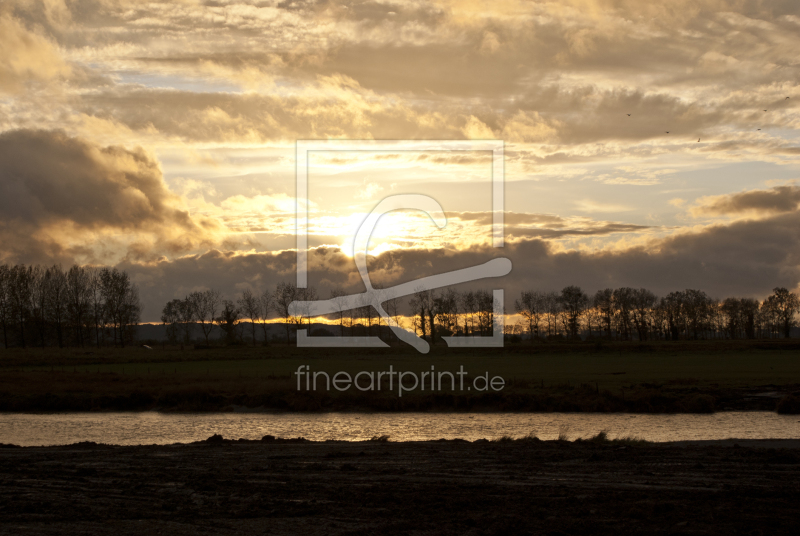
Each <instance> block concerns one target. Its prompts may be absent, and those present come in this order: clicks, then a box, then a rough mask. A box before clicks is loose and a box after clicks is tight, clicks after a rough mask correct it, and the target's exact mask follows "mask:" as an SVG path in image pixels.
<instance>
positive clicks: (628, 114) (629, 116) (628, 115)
mask: <svg viewBox="0 0 800 536" xmlns="http://www.w3.org/2000/svg"><path fill="white" fill-rule="evenodd" d="M786 98H787V99H788V98H789V97H786ZM630 116H631V114H628V117H630Z"/></svg>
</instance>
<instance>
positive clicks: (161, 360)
mask: <svg viewBox="0 0 800 536" xmlns="http://www.w3.org/2000/svg"><path fill="white" fill-rule="evenodd" d="M798 348H800V345H799V344H798V343H795V342H794V341H791V340H789V341H785V340H784V341H780V340H779V341H754V342H749V341H697V342H681V343H673V344H670V343H663V342H660V343H651V344H638V343H603V344H601V345H597V344H561V345H559V344H551V345H536V346H531V345H524V344H523V345H509V346H507V347H506V348H504V349H476V350H449V349H447V348H434V349H433V350H432V352H431V353H430V354H427V355H421V354H417V353H414V352H413V351H410V350H408V349H406V348H390V349H380V350H372V349H298V348H295V347H292V346H272V347H266V348H263V347H259V348H248V347H232V348H226V347H219V348H216V347H212V348H206V349H189V348H187V349H180V348H172V347H156V348H153V349H152V350H147V349H144V348H141V347H135V348H124V349H112V348H107V349H100V350H97V349H62V350H58V349H36V348H34V349H25V350H22V349H14V350H6V351H3V352H0V408H2V409H5V410H12V411H14V410H32V409H52V408H53V407H55V408H59V407H60V406H59V404H63V406H64V408H67V409H76V408H77V409H81V408H83V409H113V408H115V407H121V408H123V409H134V408H138V409H142V408H149V407H156V408H164V407H173V408H177V409H181V408H183V409H186V410H196V409H198V408H206V409H210V408H216V409H221V408H219V407H217V406H220V405H221V407H227V406H237V405H245V406H252V405H254V404H255V405H256V406H257V407H265V408H277V409H294V410H302V409H325V408H328V407H335V408H337V409H343V408H344V409H348V408H350V406H352V408H353V409H357V408H362V407H364V408H373V409H387V408H388V409H415V407H414V401H416V402H418V404H417V406H419V407H416V409H425V408H427V407H428V406H430V407H438V406H439V405H442V404H444V406H445V408H446V406H447V404H450V403H452V404H454V405H455V406H458V405H459V404H460V403H462V402H463V403H464V404H466V405H467V406H472V405H475V404H476V403H477V404H478V405H481V404H483V405H487V404H488V405H489V406H492V405H497V404H499V405H500V406H501V408H500V409H502V407H503V406H504V405H506V406H508V405H509V404H510V405H511V406H512V407H511V408H510V409H519V410H524V409H526V408H527V409H531V408H532V409H536V408H541V407H544V406H547V407H550V406H552V408H551V409H558V408H561V409H564V407H566V408H567V409H570V408H571V407H572V406H570V400H573V401H575V404H578V402H577V401H578V400H579V399H580V400H582V402H580V404H578V406H576V408H573V409H584V407H586V408H588V409H589V410H592V408H594V410H598V411H614V410H617V409H622V410H626V409H631V408H630V407H629V406H631V404H632V403H633V402H632V400H637V397H639V398H641V396H644V395H645V394H646V396H647V397H648V398H647V399H648V400H650V402H647V404H644V405H643V406H642V407H643V408H644V409H643V410H645V411H646V410H648V408H651V409H652V408H653V403H652V399H654V397H655V395H654V393H656V392H657V393H660V394H661V395H664V396H666V397H667V398H668V399H669V400H668V401H667V402H663V401H662V402H663V403H661V402H659V403H656V406H657V408H656V409H658V410H668V411H680V407H678V406H679V405H680V404H679V403H678V399H684V398H686V397H691V396H694V397H695V398H696V397H697V396H698V395H703V396H711V397H712V398H714V401H713V403H711V405H712V407H714V408H717V409H720V408H719V406H720V404H722V405H723V408H724V406H725V405H730V404H733V406H735V407H737V409H738V408H739V407H743V406H742V405H741V404H742V403H743V401H744V400H745V399H747V398H748V397H747V396H746V395H747V394H748V393H750V394H754V395H758V393H755V391H759V390H760V391H779V392H785V393H787V394H788V393H792V392H794V391H796V390H797V386H798V385H800V349H798ZM301 365H307V366H308V367H309V369H310V371H311V372H312V373H313V372H320V371H324V372H327V373H328V374H329V375H331V376H332V375H333V374H335V373H336V372H339V371H344V372H347V373H349V374H350V375H355V374H357V373H358V372H361V371H366V372H370V371H372V372H377V371H388V370H389V367H390V366H391V367H392V369H393V370H395V371H407V372H414V373H417V374H420V373H421V372H425V371H428V372H429V371H430V370H431V367H434V369H435V371H436V372H441V371H450V372H456V371H458V370H459V369H460V367H463V369H462V370H464V371H466V372H467V373H468V374H467V375H466V376H465V381H466V382H467V383H465V385H469V382H472V381H473V380H474V377H475V376H478V375H484V374H485V373H487V372H488V374H489V377H490V378H491V377H495V376H499V377H501V378H503V379H504V381H505V383H506V386H505V388H504V389H503V390H502V391H501V392H500V393H499V394H495V393H493V392H491V391H488V392H486V393H482V395H483V398H482V399H477V398H476V397H477V394H476V393H472V392H470V393H466V392H450V390H449V389H447V386H448V383H449V380H448V377H447V376H445V377H444V387H445V388H444V389H443V391H441V392H435V393H431V392H430V389H427V390H426V391H423V390H421V389H417V390H415V391H413V392H405V393H404V396H405V400H403V401H398V400H396V399H397V398H398V397H397V392H396V390H397V389H396V386H395V387H393V389H394V392H390V393H387V392H386V391H387V389H388V385H385V382H386V381H387V379H388V377H386V376H385V377H384V378H383V381H384V384H382V388H381V392H366V393H364V392H359V391H357V390H355V389H354V388H351V389H350V390H348V391H345V392H338V391H335V390H333V389H332V390H331V391H330V392H315V393H308V392H303V391H304V385H303V384H301V392H298V390H297V377H296V376H295V372H296V371H297V370H298V368H299V367H300V366H301ZM362 379H363V380H365V381H366V380H367V379H366V378H362ZM409 380H410V378H409ZM410 381H411V380H410ZM322 383H323V379H322V378H320V388H321V386H322ZM321 390H322V391H324V389H321ZM626 393H627V396H626ZM737 393H738V394H737ZM443 394H449V395H453V396H454V397H455V398H457V399H460V400H461V399H463V400H461V402H459V401H452V400H450V401H449V402H448V401H445V400H442V399H441V396H442V395H443ZM490 395H491V396H494V397H495V398H494V399H489V398H487V397H488V396H490ZM579 395H580V396H579ZM590 395H591V396H590ZM437 396H438V397H439V398H438V399H437V398H436V397H437ZM126 397H127V398H126ZM137 397H139V398H138V399H137ZM182 397H183V398H185V399H186V400H183V401H181V398H182ZM426 397H427V398H426ZM431 397H434V398H431ZM497 397H501V398H502V400H501V399H500V398H497ZM587 397H588V398H591V399H592V400H588V399H587ZM451 398H452V397H451ZM423 399H424V403H422V402H420V401H421V400H423ZM131 400H134V401H133V402H131ZM136 400H139V402H136ZM198 400H200V401H201V402H198ZM202 400H205V402H202ZM303 400H305V402H303ZM448 400H449V399H448ZM465 400H466V402H465ZM737 400H738V402H737ZM548 401H549V402H548ZM184 402H186V403H184ZM306 402H307V403H306ZM575 404H573V405H575ZM587 404H588V405H587ZM770 404H772V406H774V405H775V400H769V399H764V400H761V399H758V397H756V399H755V400H750V402H748V403H747V404H745V405H744V407H745V409H765V408H769V409H774V408H772V407H771V406H770ZM701 405H702V404H701ZM128 406H132V407H130V408H128ZM706 406H707V404H706V405H704V406H703V408H705V409H707V407H706ZM703 408H700V409H703ZM506 409H508V408H506ZM544 409H547V408H544ZM632 409H634V410H635V409H636V407H634V408H632Z"/></svg>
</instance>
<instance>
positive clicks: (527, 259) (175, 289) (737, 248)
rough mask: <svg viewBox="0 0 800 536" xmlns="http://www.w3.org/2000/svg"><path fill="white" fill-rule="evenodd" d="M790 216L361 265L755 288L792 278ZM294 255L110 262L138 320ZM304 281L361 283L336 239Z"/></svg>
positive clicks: (796, 261)
mask: <svg viewBox="0 0 800 536" xmlns="http://www.w3.org/2000/svg"><path fill="white" fill-rule="evenodd" d="M798 226H800V212H799V211H794V212H791V213H786V214H779V215H775V216H772V217H769V218H765V219H762V220H751V221H740V222H734V223H732V224H730V225H715V226H710V227H707V228H704V229H702V230H700V231H697V232H689V233H682V234H680V235H676V236H671V237H668V238H664V239H652V240H650V241H649V242H648V243H647V244H645V245H642V246H636V247H630V248H625V249H619V250H615V251H595V252H585V251H562V250H558V249H557V248H555V247H553V246H552V245H551V244H550V243H548V242H547V241H545V240H541V239H526V240H517V241H513V242H509V243H507V244H506V246H505V247H504V248H503V249H495V248H492V247H490V246H483V245H476V246H472V247H469V248H464V249H454V248H448V247H441V248H433V249H430V248H428V249H426V248H418V249H394V250H390V251H385V252H383V253H381V254H379V255H376V256H373V257H370V259H369V271H370V275H371V280H372V281H373V282H374V283H379V284H382V285H383V286H390V285H396V284H399V283H404V282H409V281H414V280H416V279H419V278H421V277H425V276H428V275H433V274H436V273H443V272H447V271H450V270H456V269H460V268H467V267H469V266H474V265H477V264H481V263H483V262H486V261H487V260H488V259H490V258H494V257H499V256H507V257H508V258H510V259H511V261H512V262H513V265H514V269H513V270H512V272H511V274H510V275H508V276H506V277H505V278H502V279H497V280H485V281H479V282H475V283H471V284H469V285H466V286H462V287H461V288H462V289H464V288H504V289H505V291H506V302H507V304H510V303H511V300H512V299H513V298H514V297H516V296H517V295H518V294H519V292H521V291H523V290H532V289H533V290H535V289H539V290H558V289H561V288H563V287H564V286H567V285H579V286H581V287H582V288H583V289H584V291H587V292H590V293H593V292H595V291H596V290H599V289H602V288H607V287H611V288H617V287H622V286H630V287H644V288H648V289H651V290H652V291H654V292H656V293H657V294H659V295H662V296H663V295H665V294H667V293H669V292H671V291H673V290H682V289H685V288H698V289H702V290H704V291H706V292H708V293H709V294H711V295H712V296H714V297H717V298H724V297H727V296H751V297H763V296H765V295H767V294H769V292H770V290H771V289H772V288H773V287H775V286H784V287H787V288H796V287H797V286H798V284H800V268H798V266H800V253H797V252H800V236H798V234H797V228H798ZM294 262H295V254H294V252H292V251H283V252H274V253H270V252H264V253H237V252H234V251H227V252H223V251H218V250H212V251H209V252H207V253H204V254H196V255H188V256H184V257H182V258H178V259H174V260H169V259H166V258H164V259H157V260H153V261H148V262H140V261H135V260H127V261H125V262H123V263H122V264H120V267H121V268H124V269H125V270H127V271H129V272H130V273H131V274H132V275H133V279H134V281H136V282H138V283H139V285H140V287H141V289H142V297H143V302H144V303H145V315H144V318H145V320H156V319H157V318H158V313H159V311H160V309H161V307H163V304H164V303H166V302H167V301H168V300H170V299H172V298H174V297H182V296H183V295H185V294H186V293H188V292H190V291H192V290H196V289H200V288H209V287H214V288H218V289H220V290H222V291H223V293H225V294H227V295H228V296H230V297H233V296H234V295H235V294H236V293H238V292H240V291H241V290H242V289H243V288H252V289H255V290H264V289H267V288H274V286H275V285H276V284H277V283H278V282H280V281H293V280H294V278H295V272H294V269H295V267H294ZM309 281H310V283H311V284H312V285H313V286H315V287H316V288H317V290H318V291H319V294H320V296H322V297H327V296H328V295H329V292H330V290H331V289H332V288H335V287H342V288H344V289H345V290H346V291H347V292H361V291H363V285H362V283H361V279H360V277H359V275H358V272H357V270H356V267H355V264H354V262H353V259H352V258H351V257H350V256H348V255H345V254H344V253H343V252H342V251H341V250H339V249H338V248H331V247H321V248H317V249H314V250H312V251H311V252H310V254H309Z"/></svg>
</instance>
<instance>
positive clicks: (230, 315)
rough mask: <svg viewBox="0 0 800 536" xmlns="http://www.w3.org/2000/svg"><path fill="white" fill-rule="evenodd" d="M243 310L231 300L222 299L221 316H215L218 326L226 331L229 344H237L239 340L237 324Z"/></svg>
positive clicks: (226, 339)
mask: <svg viewBox="0 0 800 536" xmlns="http://www.w3.org/2000/svg"><path fill="white" fill-rule="evenodd" d="M240 316H241V311H240V310H239V308H238V307H236V304H235V303H233V302H232V301H231V300H222V310H221V311H220V314H219V316H217V317H215V318H214V322H216V324H217V326H219V328H220V329H221V330H222V331H223V332H224V333H225V342H226V343H227V344H236V342H237V338H238V337H237V335H238V333H237V326H238V325H239V320H240Z"/></svg>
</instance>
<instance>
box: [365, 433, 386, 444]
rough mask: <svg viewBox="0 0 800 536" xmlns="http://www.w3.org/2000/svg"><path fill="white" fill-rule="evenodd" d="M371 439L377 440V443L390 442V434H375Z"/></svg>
mask: <svg viewBox="0 0 800 536" xmlns="http://www.w3.org/2000/svg"><path fill="white" fill-rule="evenodd" d="M369 441H375V442H377V443H388V442H389V436H388V435H380V436H378V435H374V436H372V437H371V438H370V439H369Z"/></svg>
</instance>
